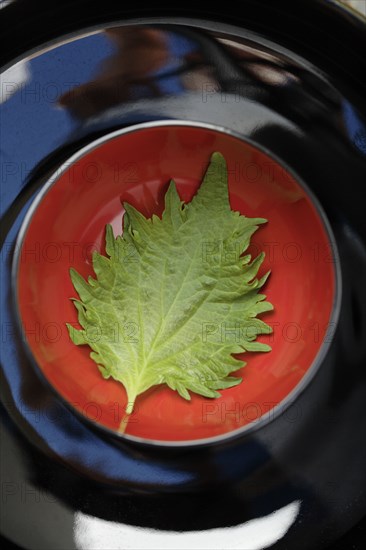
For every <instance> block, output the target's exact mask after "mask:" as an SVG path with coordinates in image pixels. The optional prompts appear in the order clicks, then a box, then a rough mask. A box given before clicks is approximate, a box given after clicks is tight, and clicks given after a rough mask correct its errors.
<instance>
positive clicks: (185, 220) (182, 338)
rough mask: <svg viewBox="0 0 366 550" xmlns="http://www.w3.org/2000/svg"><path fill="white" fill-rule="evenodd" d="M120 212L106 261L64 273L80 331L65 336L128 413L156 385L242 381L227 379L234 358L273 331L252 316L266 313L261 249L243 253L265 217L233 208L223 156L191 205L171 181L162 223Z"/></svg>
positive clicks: (183, 391) (200, 387) (211, 388)
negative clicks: (114, 386) (114, 387)
mask: <svg viewBox="0 0 366 550" xmlns="http://www.w3.org/2000/svg"><path fill="white" fill-rule="evenodd" d="M124 207H125V210H126V212H125V214H124V217H123V235H122V236H117V237H115V236H114V235H113V231H112V228H111V227H110V226H107V227H106V252H107V256H103V255H101V254H99V253H97V252H95V253H94V255H93V268H94V271H95V278H92V277H89V279H88V281H85V280H84V279H83V278H82V277H81V276H80V275H79V274H78V273H77V272H76V271H75V270H73V269H71V270H70V273H71V279H72V282H73V285H74V287H75V290H76V292H77V293H78V296H79V299H77V300H76V299H74V305H75V307H76V310H77V313H78V322H79V324H80V326H81V329H80V330H79V329H75V328H74V327H72V326H71V325H68V329H69V334H70V337H71V339H72V341H73V342H74V344H76V345H89V346H90V348H91V349H92V353H91V357H92V359H93V360H94V361H95V362H96V364H97V365H98V368H99V370H100V372H101V374H102V376H103V377H104V378H109V377H112V378H114V379H115V380H117V381H118V382H120V383H121V384H123V386H124V387H125V389H126V392H127V398H128V403H127V406H126V413H127V414H130V413H131V412H132V411H133V408H134V403H135V400H136V398H137V396H138V395H140V394H142V393H143V392H145V391H146V390H148V389H149V388H151V387H152V386H156V385H158V384H167V385H168V386H169V387H170V388H171V389H172V390H174V391H176V392H178V394H179V395H180V396H181V397H182V398H183V399H187V400H189V399H190V398H191V393H196V394H199V395H202V396H205V397H209V398H215V397H219V396H220V393H219V390H223V389H225V388H230V387H232V386H235V385H237V384H239V383H240V382H241V380H242V379H241V378H240V377H235V376H232V373H233V372H235V371H237V370H238V369H240V368H241V367H243V366H244V365H245V363H244V362H243V361H240V360H238V359H237V358H235V357H233V354H238V353H242V352H244V351H269V350H270V349H271V348H270V347H269V346H268V345H266V344H263V343H259V342H257V341H256V338H257V336H258V335H260V334H269V333H270V332H272V329H271V328H270V327H269V326H268V325H267V324H266V323H264V322H263V321H262V320H260V319H258V318H257V315H259V314H261V313H263V312H265V311H269V310H271V309H273V307H272V305H271V304H270V303H269V302H267V301H266V300H265V299H266V296H264V295H263V294H260V293H259V292H258V291H259V290H260V288H261V287H262V286H263V285H264V283H265V281H266V279H267V276H268V274H266V275H265V276H264V277H262V278H261V279H258V278H257V274H258V270H259V268H260V266H261V264H262V262H263V259H264V253H261V254H260V255H259V256H258V257H256V258H254V259H253V260H252V259H251V257H250V256H249V255H248V254H247V255H243V253H244V252H245V251H246V250H247V248H248V246H249V244H250V239H251V236H252V235H253V233H254V232H255V231H256V230H257V229H258V225H259V224H262V223H265V222H266V220H264V219H263V218H247V217H245V216H242V215H240V214H239V212H234V211H232V210H231V207H230V203H229V193H228V183H227V167H226V162H225V159H224V157H223V156H222V155H221V154H220V153H214V154H213V155H212V157H211V162H210V164H209V167H208V170H207V172H206V174H205V176H204V179H203V182H202V184H201V186H200V188H199V190H198V192H197V193H196V195H195V196H194V197H193V199H192V201H191V202H190V203H188V204H184V203H183V202H182V201H181V200H180V197H179V195H178V193H177V190H176V186H175V183H174V182H173V181H172V182H171V183H170V186H169V189H168V191H167V193H166V195H165V210H164V212H163V215H162V218H161V219H160V218H159V217H157V216H156V215H154V216H153V217H152V218H150V219H146V218H145V217H144V216H143V215H142V214H141V213H140V212H138V211H137V210H136V209H135V208H133V207H132V206H131V205H129V204H124Z"/></svg>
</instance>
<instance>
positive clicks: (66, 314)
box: [18, 125, 335, 441]
mask: <svg viewBox="0 0 366 550" xmlns="http://www.w3.org/2000/svg"><path fill="white" fill-rule="evenodd" d="M213 151H220V152H221V153H223V154H224V156H225V158H226V159H227V162H228V168H229V191H230V201H231V205H232V208H233V209H234V210H239V211H240V212H241V213H242V214H245V215H247V216H255V217H257V216H259V217H264V218H266V219H268V223H267V224H266V225H265V226H262V227H261V228H260V229H259V230H258V231H257V233H256V234H255V236H254V238H253V244H252V246H251V251H252V252H253V254H256V253H257V252H259V250H264V251H265V252H266V261H265V264H264V265H263V266H262V268H261V272H260V274H263V273H264V272H265V271H267V270H268V269H271V270H272V274H271V276H270V278H269V280H268V282H267V283H266V287H265V290H264V292H265V294H267V297H268V300H269V301H270V302H272V303H273V304H274V306H275V311H274V312H271V313H267V314H263V315H262V316H261V318H262V319H263V320H265V321H266V322H267V323H269V324H271V325H272V326H273V328H274V333H273V335H271V336H263V337H261V338H260V339H261V340H262V341H264V342H268V343H270V344H271V345H272V348H273V349H272V352H270V353H246V354H245V360H246V361H247V366H246V367H245V368H244V369H243V372H242V375H243V382H242V383H241V384H240V385H239V386H236V387H234V388H230V389H227V390H224V391H223V392H222V397H221V398H220V399H217V400H209V399H205V398H203V397H199V396H196V395H193V396H192V401H191V402H186V401H184V400H183V399H182V398H180V397H179V396H178V395H177V394H176V393H175V392H173V391H171V390H169V389H168V388H166V387H156V388H153V389H151V390H149V391H148V392H147V393H146V394H143V395H141V396H140V397H139V398H138V400H137V402H136V409H135V411H136V412H135V414H134V415H133V416H132V417H131V418H130V421H129V423H128V426H127V430H126V433H127V434H129V435H132V436H138V437H143V438H146V439H153V440H165V441H172V440H175V441H187V440H197V439H201V438H209V437H214V436H218V435H222V434H225V433H227V432H230V431H232V430H236V429H238V428H241V427H243V426H244V425H246V424H249V423H252V422H253V421H257V420H258V419H259V418H260V417H262V416H263V415H268V413H269V411H270V410H271V409H272V408H273V407H274V406H275V405H278V404H281V402H283V400H284V398H286V396H288V395H289V393H290V392H291V391H292V390H293V389H294V388H295V387H296V386H297V385H298V384H299V382H300V381H301V380H302V378H303V377H304V375H305V374H306V373H307V371H308V369H309V368H310V367H311V365H312V364H313V362H314V360H315V357H316V356H317V354H318V352H319V349H320V347H321V345H322V343H323V341H324V339H326V338H327V337H331V334H329V333H328V336H326V331H327V328H328V324H329V321H330V318H331V313H332V305H333V298H334V293H335V274H334V264H333V263H332V262H333V259H332V252H331V249H330V242H329V239H328V234H327V232H326V230H325V228H324V225H323V222H322V220H321V218H320V215H319V213H318V211H317V209H316V208H315V206H314V204H313V202H312V201H311V199H310V198H309V196H308V195H307V193H306V192H305V191H304V189H303V188H302V187H301V186H300V185H299V184H298V183H297V182H296V181H294V179H293V178H292V177H291V176H290V175H289V174H288V173H287V172H286V171H285V170H284V169H283V168H282V167H281V166H280V165H279V164H277V163H275V162H274V161H273V160H272V159H271V158H270V157H268V156H267V155H265V154H264V153H263V152H260V151H259V150H257V149H256V148H254V147H253V146H251V145H249V144H247V143H245V142H243V141H242V140H239V139H238V138H235V137H232V136H229V135H227V134H225V133H221V132H217V131H214V130H211V129H206V128H198V127H193V126H192V127H189V126H178V125H176V126H160V127H152V128H145V129H140V130H137V131H134V132H131V133H126V134H121V135H119V136H117V137H115V138H113V139H111V140H110V141H106V142H104V143H103V144H101V145H99V146H98V147H97V148H95V149H94V150H92V151H89V152H88V153H87V154H85V155H84V156H83V157H82V158H80V159H78V160H77V161H76V162H75V163H74V164H73V165H72V166H70V167H69V168H68V169H66V170H65V171H63V172H62V173H60V175H59V177H58V178H57V180H56V182H55V183H54V184H53V185H52V186H51V187H50V188H49V190H48V192H47V193H46V194H45V195H44V197H43V198H42V200H41V202H40V204H39V205H38V207H37V208H36V210H35V212H34V214H33V216H32V218H31V220H30V223H29V226H28V228H27V230H26V233H25V236H24V239H23V242H22V249H21V253H20V260H19V265H18V299H19V310H20V316H21V321H22V324H23V327H24V332H25V335H26V338H27V341H28V344H29V346H30V349H31V351H32V353H33V356H34V357H35V359H36V362H37V363H38V365H39V368H40V369H41V371H42V372H43V374H44V376H45V377H46V379H47V380H48V381H49V382H50V384H51V385H52V386H53V387H54V388H55V389H56V390H57V392H58V393H59V394H61V395H62V397H63V398H64V399H65V400H66V401H68V402H69V403H71V404H72V405H73V406H74V407H75V408H76V409H78V411H79V412H81V413H82V414H84V415H85V416H87V417H88V418H90V419H91V420H93V421H96V422H98V423H100V424H102V425H103V426H105V427H107V428H110V429H112V430H117V429H118V426H119V424H120V422H121V419H122V418H123V411H124V406H125V402H126V394H125V391H124V388H123V386H122V385H121V384H119V383H117V382H115V381H113V380H104V379H103V378H102V377H101V375H100V373H99V371H98V369H97V367H96V365H95V363H94V362H93V361H92V360H91V359H90V358H89V353H90V349H89V348H88V347H87V346H82V347H76V346H75V345H74V344H72V342H71V341H70V339H69V336H68V332H67V329H66V326H65V323H66V322H69V323H77V316H76V311H75V309H74V306H73V304H72V302H71V301H70V300H69V298H70V297H72V296H76V294H75V291H74V289H73V286H72V284H71V281H70V277H69V268H70V267H71V266H72V267H74V268H76V269H77V271H79V272H80V273H81V274H82V275H84V276H85V277H87V276H88V275H92V274H93V271H92V267H91V262H90V258H91V252H92V251H93V250H95V249H97V250H103V251H104V228H105V225H106V224H107V223H112V225H113V227H114V230H115V233H120V232H121V220H122V214H123V208H122V205H121V201H127V202H130V203H132V204H133V205H134V206H135V207H136V208H138V209H139V210H141V211H142V212H143V214H144V215H146V216H151V215H152V214H153V213H157V214H161V212H162V205H163V197H164V194H165V191H166V189H167V186H168V182H169V180H170V178H174V180H175V181H176V184H177V188H178V191H179V194H180V196H181V198H182V200H184V201H186V202H187V201H189V200H190V199H191V198H192V196H193V195H194V193H195V191H196V189H197V187H198V185H199V182H200V181H201V178H202V175H203V173H204V171H205V169H206V167H207V163H208V160H209V157H210V155H211V153H212V152H213ZM330 328H332V327H330ZM284 414H285V413H284Z"/></svg>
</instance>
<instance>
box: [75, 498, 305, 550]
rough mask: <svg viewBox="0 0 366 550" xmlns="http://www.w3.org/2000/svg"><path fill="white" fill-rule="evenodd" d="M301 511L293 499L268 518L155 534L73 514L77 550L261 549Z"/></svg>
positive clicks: (279, 534)
mask: <svg viewBox="0 0 366 550" xmlns="http://www.w3.org/2000/svg"><path fill="white" fill-rule="evenodd" d="M299 510H300V501H299V500H296V501H294V502H291V504H288V505H287V506H284V507H283V508H280V509H279V510H276V512H273V513H272V514H269V515H268V516H264V517H262V518H259V519H253V520H251V521H248V522H247V523H245V524H242V525H236V526H234V527H227V528H219V529H208V530H205V531H189V532H175V531H158V530H155V529H147V528H141V527H134V526H131V525H125V524H119V523H114V522H110V521H106V520H102V519H99V518H95V517H92V516H87V515H86V514H83V513H82V512H77V513H76V514H75V527H74V537H75V543H76V547H77V548H78V550H164V549H171V550H187V549H190V550H196V549H199V550H206V549H207V550H219V549H220V550H223V549H225V550H234V549H236V550H240V549H241V550H262V549H263V548H268V547H269V546H271V544H273V543H275V542H276V541H277V540H279V539H281V538H282V537H283V536H284V535H285V534H286V533H287V531H288V530H289V529H290V527H291V525H293V523H294V522H295V519H296V517H297V515H298V513H299Z"/></svg>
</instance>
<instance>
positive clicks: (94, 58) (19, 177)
mask: <svg viewBox="0 0 366 550" xmlns="http://www.w3.org/2000/svg"><path fill="white" fill-rule="evenodd" d="M60 50H62V56H61V54H60ZM113 51H114V45H113V43H112V42H111V41H110V40H109V39H108V37H107V36H106V35H105V34H104V33H100V34H95V35H92V36H89V37H87V38H84V39H83V40H76V41H73V42H70V43H68V44H64V45H63V46H61V47H59V48H55V49H54V50H51V51H49V52H47V55H42V56H39V57H35V58H34V59H31V60H30V61H28V62H27V73H28V75H29V77H30V78H29V80H28V81H26V82H23V83H16V82H14V78H13V76H12V73H11V72H9V73H8V76H7V72H5V73H4V74H3V75H2V95H3V97H2V99H3V103H2V105H1V126H2V130H3V132H4V133H3V139H2V140H1V150H0V166H1V171H2V174H1V212H4V211H5V210H6V209H7V208H8V206H9V205H10V203H11V202H12V200H13V198H14V189H18V191H20V189H21V188H22V187H23V186H24V184H25V182H26V180H27V179H28V176H29V174H30V172H31V171H32V170H33V169H34V167H35V166H36V164H37V163H38V162H39V161H41V160H42V159H43V158H44V157H45V156H47V155H48V153H49V151H50V149H57V147H59V146H60V145H62V144H63V142H64V141H65V138H66V137H67V136H68V135H69V133H70V131H72V130H73V129H74V128H75V126H76V124H77V123H76V121H75V120H73V119H72V118H71V117H70V115H69V114H68V112H67V110H65V109H60V108H58V107H57V100H58V98H59V97H60V95H61V94H63V93H65V92H66V91H67V90H70V89H71V88H74V87H75V86H78V85H80V84H82V83H85V82H88V81H90V79H91V78H92V77H93V76H94V72H95V66H96V64H97V63H98V62H102V60H104V59H105V58H106V57H108V56H109V55H110V54H111V53H112V52H113ZM76 79H77V80H76ZM14 89H17V91H16V92H15V93H13V95H11V96H10V93H11V92H12V91H14ZM50 108H51V109H52V117H51V116H49V110H50ZM34 120H37V121H38V123H37V125H35V124H34ZM5 132H6V133H5ZM5 137H6V139H4V138H5ZM20 150H21V154H22V157H21V158H19V151H20ZM13 159H17V160H16V161H15V160H13Z"/></svg>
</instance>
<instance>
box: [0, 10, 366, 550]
mask: <svg viewBox="0 0 366 550" xmlns="http://www.w3.org/2000/svg"><path fill="white" fill-rule="evenodd" d="M132 25H133V28H131V26H132ZM106 29H108V32H105V30H106ZM112 29H113V30H112ZM142 31H143V32H142ZM146 31H148V32H147V33H146ZM151 31H153V32H152V35H151ZM0 32H1V35H2V37H3V38H4V40H5V44H6V47H5V48H3V49H2V50H1V53H0V60H1V63H2V65H3V66H4V69H6V70H7V71H9V72H5V73H4V74H3V76H2V100H3V103H2V114H1V125H2V127H1V131H2V134H1V153H2V159H1V168H2V180H1V198H2V230H1V231H2V233H1V236H2V243H3V248H2V256H1V258H2V274H1V283H2V286H1V329H2V371H1V372H2V381H1V399H2V407H1V442H2V450H1V452H2V457H1V468H2V504H3V505H2V507H1V508H2V509H1V511H2V514H3V516H2V519H1V529H2V534H3V535H5V536H6V537H8V538H9V539H11V540H12V541H14V542H16V543H18V544H20V545H21V546H22V547H24V548H47V549H49V548H60V549H61V548H62V549H65V548H67V549H73V548H77V549H80V550H81V549H86V548H88V549H89V548H97V549H98V550H99V549H102V548H105V549H112V548H162V547H170V548H174V547H176V548H186V547H191V548H228V549H229V548H243V549H244V548H245V549H246V550H249V549H253V550H254V549H256V548H274V549H275V548H276V549H277V548H278V549H292V548H294V549H296V550H297V549H298V550H301V549H302V548H304V549H308V548H312V549H314V550H316V549H318V548H319V549H321V548H326V547H327V546H328V545H329V544H330V543H331V542H333V541H335V540H336V539H339V538H340V537H341V536H342V535H344V533H345V532H346V531H348V530H349V529H350V528H352V526H354V525H355V524H356V523H357V522H359V521H360V519H361V518H362V517H363V516H364V514H365V510H366V498H365V497H366V475H365V468H364V464H365V459H366V442H365V438H364V433H365V429H366V409H365V400H366V380H365V378H366V375H365V372H366V371H365V361H366V317H365V311H366V308H365V306H366V293H365V286H364V281H365V278H366V249H365V247H366V224H365V214H364V201H363V200H362V196H363V194H362V192H363V190H364V186H365V174H366V130H365V128H366V127H365V120H366V106H365V97H366V93H365V92H366V85H365V80H364V74H365V69H366V60H365V57H364V55H363V51H364V47H363V46H364V42H365V23H364V21H363V20H361V18H357V16H355V15H353V14H351V12H349V11H347V10H346V9H344V8H343V7H341V6H340V5H339V4H337V3H334V2H327V1H315V0H308V1H299V2H296V3H295V2H286V1H282V0H281V1H277V2H270V1H264V0H256V1H254V0H253V1H251V0H249V1H246V2H245V3H243V7H242V10H241V11H240V12H238V7H237V6H236V5H234V4H233V5H231V3H226V4H225V6H221V7H218V8H214V7H213V6H211V8H210V9H209V10H206V11H204V10H203V9H201V8H200V7H199V6H197V8H192V9H191V10H190V11H188V9H185V8H184V6H180V7H179V6H172V5H170V6H168V7H166V8H163V7H160V8H158V7H152V6H149V7H144V6H143V4H142V3H139V2H135V3H134V4H133V5H129V6H127V7H126V6H123V7H121V6H119V5H118V4H116V3H114V2H113V3H112V2H110V1H109V0H106V1H104V2H103V3H102V4H96V5H92V4H91V3H89V2H84V1H81V2H76V3H71V2H68V1H66V2H62V3H57V4H51V3H49V2H37V1H33V2H29V1H28V2H25V1H20V0H15V1H13V2H10V3H8V4H7V5H6V6H5V7H4V8H3V10H1V14H0ZM149 33H150V34H149ZM152 37H153V38H155V42H154V40H153V41H151V39H152ZM142 38H143V39H144V41H145V42H143V43H142V42H141V41H140V39H141V40H142ZM161 38H163V42H164V44H165V45H166V44H168V46H165V47H166V51H165V53H164V51H161V49H162V48H161V41H160V42H159V40H160V39H161ZM156 39H158V40H157V42H156ZM126 40H127V44H128V46H129V48H127V50H126ZM152 44H153V50H154V52H157V53H159V55H160V56H161V57H160V58H159V59H160V61H159V62H158V61H156V60H155V61H156V63H157V66H156V67H155V72H154V74H153V75H151V74H149V78H146V68H143V67H144V64H143V63H142V68H140V72H139V71H137V66H136V62H137V61H141V60H142V61H144V59H146V56H149V55H150V54H151V51H150V50H151V48H152ZM159 44H160V45H159ZM157 46H159V48H160V50H159V52H158V49H159V48H158V47H157ZM131 48H132V49H133V48H134V52H135V54H136V51H138V52H139V53H138V54H136V57H135V58H133V59H134V60H135V62H134V63H132V67H131V55H130V58H129V64H128V63H127V64H126V59H125V52H126V51H129V52H130V54H131ZM163 49H164V48H163ZM116 58H117V59H116ZM149 59H150V58H149ZM25 60H26V61H27V63H25ZM162 60H163V61H162ZM16 61H21V63H22V65H18V66H16V67H14V64H15V62H16ZM155 61H154V62H155ZM151 63H152V60H151ZM159 63H160V64H159ZM126 66H127V67H128V70H129V72H128V75H127V76H126V73H123V74H122V76H121V67H126ZM132 69H134V71H135V72H134V71H133V70H132ZM131 71H132V73H133V75H132V76H131ZM136 71H137V72H136ZM144 71H145V72H144ZM58 104H60V105H62V108H61V107H60V108H56V106H57V105H58ZM244 113H245V116H244ZM162 118H164V119H167V118H171V119H179V120H187V119H188V120H194V121H199V122H210V123H213V124H216V125H218V126H224V127H225V128H229V129H232V130H235V132H238V133H240V134H242V135H243V136H244V137H246V138H248V139H250V140H251V141H252V142H254V143H257V144H258V145H259V146H261V147H265V148H266V149H269V150H271V151H272V152H273V153H274V154H275V155H276V156H277V157H278V158H280V159H282V160H283V162H284V163H285V164H286V165H288V166H289V167H291V169H292V170H293V171H294V172H295V173H297V174H298V175H299V176H300V177H301V178H302V180H303V181H305V182H306V184H307V185H308V186H309V187H310V188H311V190H312V191H313V193H314V194H315V196H316V197H317V198H318V199H319V201H320V203H321V205H322V207H323V208H324V210H325V212H326V214H327V217H328V219H329V220H330V223H331V226H332V230H333V233H334V235H335V238H336V244H337V248H338V250H339V253H340V269H341V274H342V280H343V297H342V310H341V316H340V321H339V324H338V327H337V331H336V332H335V334H334V335H333V339H332V345H331V346H330V349H329V351H328V354H327V356H326V358H325V359H324V361H323V364H322V367H321V369H320V370H319V372H318V374H317V376H316V377H315V378H314V380H313V381H312V383H311V384H310V385H309V386H308V387H307V389H306V390H305V391H304V392H303V393H302V395H301V396H300V397H299V398H298V399H297V400H296V402H294V403H293V405H292V407H291V408H290V409H289V410H288V411H289V413H288V414H287V415H286V416H283V415H282V416H280V417H278V418H277V419H276V420H275V421H273V422H271V423H269V424H268V425H267V426H265V427H263V428H262V429H260V430H258V431H257V432H255V433H254V434H252V435H250V436H246V437H243V438H239V439H236V440H234V441H231V442H228V443H225V444H220V445H216V446H212V447H208V448H200V449H194V450H193V449H192V450H189V449H187V450H184V451H183V450H169V449H165V450H162V449H156V450H151V449H146V448H144V447H143V446H140V445H133V444H127V443H117V442H115V441H112V440H110V439H109V438H108V437H104V436H101V435H100V434H99V433H96V432H93V430H92V429H89V428H88V427H86V426H85V425H84V424H83V423H81V422H80V421H79V420H78V419H77V418H76V417H74V416H73V415H72V414H71V413H70V412H69V411H68V410H66V409H65V408H64V406H63V405H62V403H60V402H59V401H58V400H57V399H56V398H55V397H54V395H53V394H51V393H50V392H49V390H48V389H47V388H46V387H45V386H43V385H42V384H41V382H40V381H39V380H38V378H37V377H36V376H35V374H34V372H33V369H31V368H30V366H29V363H28V360H27V359H26V356H25V354H24V349H23V343H22V338H21V336H20V335H19V334H18V333H17V331H16V327H15V323H14V312H13V309H12V306H11V296H10V290H9V289H10V263H11V259H12V256H13V251H14V250H13V247H14V241H15V238H16V234H17V231H18V228H19V226H20V224H21V222H22V220H23V219H24V216H25V214H26V212H27V209H28V207H29V204H30V202H31V200H32V198H33V197H34V196H35V195H36V194H37V192H38V190H39V189H40V187H41V185H42V183H43V182H44V181H45V180H46V179H47V176H48V175H49V173H50V172H53V171H54V170H55V169H57V167H58V166H59V165H60V163H61V162H62V161H64V160H65V159H66V158H68V157H69V156H70V155H71V154H72V153H73V152H75V151H77V150H78V149H79V148H80V147H81V146H82V145H84V144H87V143H89V142H90V141H91V140H93V139H95V138H96V137H98V136H100V135H103V134H104V133H106V132H109V131H111V130H114V129H118V128H121V127H124V126H127V125H129V124H133V123H136V122H142V121H146V120H159V119H162ZM320 307H321V304H320ZM177 533H179V534H177Z"/></svg>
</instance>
